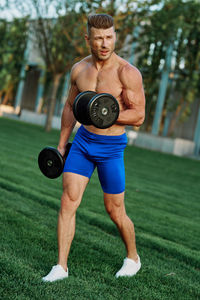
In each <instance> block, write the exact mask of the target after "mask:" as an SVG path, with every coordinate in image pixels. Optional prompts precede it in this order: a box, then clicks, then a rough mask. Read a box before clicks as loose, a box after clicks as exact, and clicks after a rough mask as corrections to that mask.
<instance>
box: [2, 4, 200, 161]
mask: <svg viewBox="0 0 200 300" xmlns="http://www.w3.org/2000/svg"><path fill="white" fill-rule="evenodd" d="M0 11H1V13H0V43H1V47H0V115H6V116H8V115H10V116H11V115H12V116H15V118H19V119H21V120H24V121H27V120H28V121H29V122H33V123H38V124H41V125H44V127H45V129H46V131H50V130H51V128H52V127H57V128H59V126H60V117H61V113H62V109H63V106H64V103H65V101H66V95H67V90H68V81H69V74H70V70H71V67H72V65H73V64H74V63H76V62H77V61H79V60H80V59H82V58H83V57H85V56H87V55H88V54H89V52H88V49H87V47H86V45H85V41H84V34H85V33H86V22H87V16H88V14H90V13H107V14H110V15H112V16H113V17H114V20H115V24H116V31H117V45H116V53H117V54H119V55H120V56H121V57H123V58H124V59H126V60H127V61H128V62H130V63H131V64H133V65H135V66H136V67H137V68H138V69H139V70H140V71H141V73H142V76H143V80H144V88H145V95H146V119H145V122H144V124H143V125H142V126H141V127H140V128H128V137H129V143H130V144H136V145H139V146H144V147H147V148H150V149H156V150H160V151H164V152H168V153H174V154H177V155H189V156H196V157H200V68H199V67H200V14H199V12H200V1H199V0H193V1H187V0H140V1H131V0H127V1H126V0H125V1H121V0H107V1H103V0H93V1H91V0H87V1H82V0H80V1H76V0H70V1H69V0H57V1H51V0H42V1H37V0H27V1H22V0H15V1H13V0H7V1H6V0H1V1H0Z"/></svg>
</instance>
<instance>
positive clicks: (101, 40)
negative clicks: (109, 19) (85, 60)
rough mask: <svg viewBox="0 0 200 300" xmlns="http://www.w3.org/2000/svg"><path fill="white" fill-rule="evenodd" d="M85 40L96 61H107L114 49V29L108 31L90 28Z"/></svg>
mask: <svg viewBox="0 0 200 300" xmlns="http://www.w3.org/2000/svg"><path fill="white" fill-rule="evenodd" d="M86 40H87V43H88V45H89V47H90V49H91V52H92V54H93V55H94V56H95V58H96V59H97V60H107V59H109V57H110V56H111V54H112V53H113V51H114V49H115V41H116V33H115V31H114V27H110V28H108V29H101V28H100V29H98V28H94V27H92V28H91V30H90V35H89V36H86Z"/></svg>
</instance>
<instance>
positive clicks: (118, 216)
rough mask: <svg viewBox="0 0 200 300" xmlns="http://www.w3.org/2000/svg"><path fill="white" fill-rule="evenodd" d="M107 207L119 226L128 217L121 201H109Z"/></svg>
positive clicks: (112, 218)
mask: <svg viewBox="0 0 200 300" xmlns="http://www.w3.org/2000/svg"><path fill="white" fill-rule="evenodd" d="M105 206H106V210H107V212H108V214H109V216H110V218H111V220H112V221H113V222H114V223H116V224H119V223H121V222H122V220H123V219H124V218H125V217H126V211H125V208H124V205H123V203H122V202H121V201H113V202H112V201H109V202H108V203H106V205H105Z"/></svg>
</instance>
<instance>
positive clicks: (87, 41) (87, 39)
mask: <svg viewBox="0 0 200 300" xmlns="http://www.w3.org/2000/svg"><path fill="white" fill-rule="evenodd" d="M89 40H90V39H89V36H88V34H85V41H86V44H87V45H88V46H89Z"/></svg>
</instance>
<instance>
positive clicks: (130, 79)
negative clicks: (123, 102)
mask: <svg viewBox="0 0 200 300" xmlns="http://www.w3.org/2000/svg"><path fill="white" fill-rule="evenodd" d="M119 78H120V80H121V81H122V83H123V84H124V85H127V86H130V85H133V84H134V83H135V84H142V75H141V73H140V71H139V70H138V69H137V68H136V67H135V66H133V65H131V64H130V63H129V62H127V61H126V60H125V59H123V58H120V68H119Z"/></svg>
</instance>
